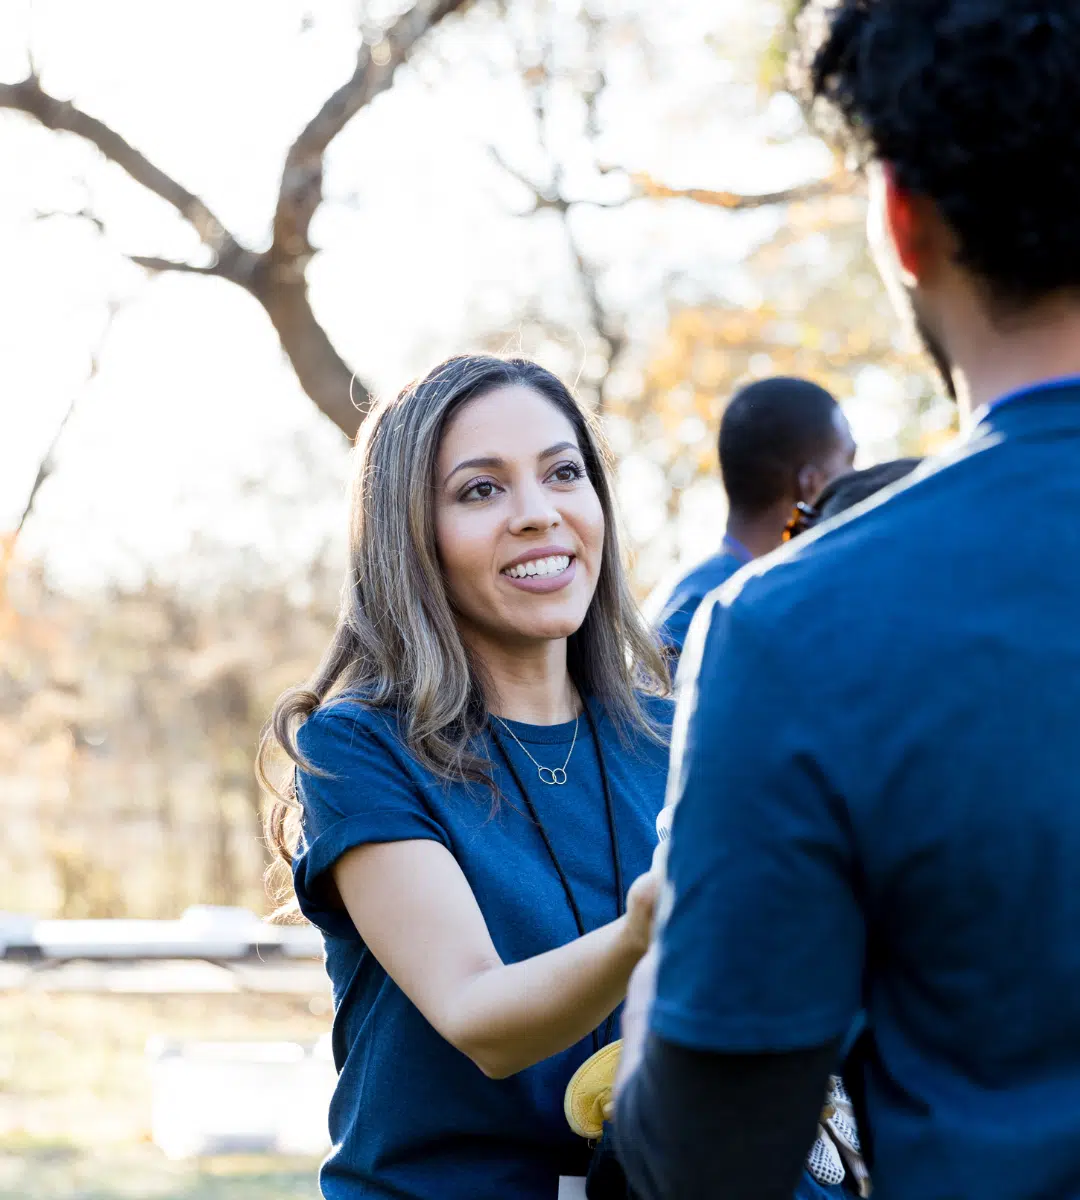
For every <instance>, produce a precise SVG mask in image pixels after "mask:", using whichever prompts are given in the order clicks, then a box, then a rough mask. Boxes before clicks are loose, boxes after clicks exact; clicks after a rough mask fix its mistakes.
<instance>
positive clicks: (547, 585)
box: [499, 558, 577, 594]
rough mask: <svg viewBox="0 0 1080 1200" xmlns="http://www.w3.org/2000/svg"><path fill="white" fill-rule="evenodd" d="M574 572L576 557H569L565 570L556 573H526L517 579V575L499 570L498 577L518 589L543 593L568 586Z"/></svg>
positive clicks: (556, 590) (575, 569) (575, 570)
mask: <svg viewBox="0 0 1080 1200" xmlns="http://www.w3.org/2000/svg"><path fill="white" fill-rule="evenodd" d="M576 572H577V559H576V558H571V559H570V565H569V566H568V567H567V568H566V570H565V571H560V572H559V573H558V574H557V575H526V576H524V577H523V578H520V579H519V578H518V577H517V576H514V575H507V574H506V572H505V571H500V573H499V578H500V579H504V580H505V581H506V582H507V583H508V584H510V586H511V587H515V588H517V589H518V590H519V591H522V592H534V593H538V594H544V593H547V592H558V591H561V590H562V589H563V588H564V587H569V585H570V584H571V583H572V582H573V580H574V575H575V573H576Z"/></svg>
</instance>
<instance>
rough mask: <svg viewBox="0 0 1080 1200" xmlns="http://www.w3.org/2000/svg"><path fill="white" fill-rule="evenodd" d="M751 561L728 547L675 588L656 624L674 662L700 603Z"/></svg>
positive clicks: (694, 569) (693, 571)
mask: <svg viewBox="0 0 1080 1200" xmlns="http://www.w3.org/2000/svg"><path fill="white" fill-rule="evenodd" d="M749 561H750V560H749V559H748V558H745V557H743V556H742V555H740V554H736V553H734V552H733V551H732V550H731V549H730V548H729V547H728V546H727V545H726V544H725V546H724V548H723V549H722V550H721V551H720V552H719V553H718V554H714V555H713V556H712V558H707V559H706V560H705V561H704V562H703V563H700V564H699V565H698V566H696V567H694V568H693V570H691V571H689V572H688V573H687V574H686V575H684V576H683V577H682V579H680V580H679V581H678V583H676V584H675V587H674V588H673V589H672V592H671V595H670V596H669V597H668V599H667V600H666V601H665V603H664V606H663V608H661V610H660V616H659V617H658V619H657V622H656V626H657V630H658V632H659V634H660V637H661V639H662V641H663V642H664V644H665V646H667V647H669V648H670V649H671V651H672V652H673V654H674V658H675V659H678V657H679V655H680V654H682V650H683V644H684V643H685V641H686V634H687V631H688V630H689V629H690V622H691V621H692V620H693V619H694V613H696V612H697V610H698V607H699V606H700V604H701V602H702V601H703V600H704V599H705V597H706V596H707V595H708V594H709V593H710V592H711V591H713V590H714V589H715V588H718V587H719V586H720V585H721V584H722V583H726V582H727V581H728V580H729V579H730V578H731V577H732V575H734V574H735V572H736V571H738V570H740V569H741V568H742V567H743V566H745V565H746V563H747V562H749Z"/></svg>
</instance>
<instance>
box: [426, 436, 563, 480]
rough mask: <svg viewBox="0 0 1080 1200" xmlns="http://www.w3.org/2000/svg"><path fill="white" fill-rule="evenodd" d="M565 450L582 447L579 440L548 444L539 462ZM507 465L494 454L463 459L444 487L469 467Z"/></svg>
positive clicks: (489, 467)
mask: <svg viewBox="0 0 1080 1200" xmlns="http://www.w3.org/2000/svg"><path fill="white" fill-rule="evenodd" d="M564 450H575V451H576V452H577V453H578V454H580V453H581V448H580V447H579V446H578V444H577V442H556V443H555V445H554V446H548V448H547V449H546V450H541V451H540V453H539V454H538V455H537V456H536V461H537V462H543V460H544V459H545V458H551V457H553V456H554V455H556V454H562V453H563V451H564ZM505 466H506V460H505V459H503V458H499V457H497V456H496V455H494V454H491V455H484V456H482V457H480V458H466V459H462V461H461V462H459V463H458V465H457V466H456V467H454V468H453V470H451V471H450V472H449V473H448V474H447V476H446V478H445V479H444V480H443V487H446V485H447V484H448V483H449V482H450V480H451V479H453V478H454V476H455V475H456V474H457V473H458V471H464V470H467V469H471V468H475V467H481V468H485V469H486V470H489V471H497V470H498V469H499V468H500V467H505Z"/></svg>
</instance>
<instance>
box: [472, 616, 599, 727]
mask: <svg viewBox="0 0 1080 1200" xmlns="http://www.w3.org/2000/svg"><path fill="white" fill-rule="evenodd" d="M466 641H467V642H468V644H469V648H470V649H471V650H472V652H473V654H474V655H475V656H476V658H477V660H478V662H479V664H480V665H481V667H482V669H483V672H484V676H485V681H484V682H485V687H486V690H487V695H486V699H487V705H488V708H489V710H490V711H491V712H492V713H494V714H495V715H496V716H499V717H503V718H505V719H506V720H507V721H522V722H524V723H525V724H527V725H559V724H561V723H562V722H563V721H572V720H573V719H574V717H575V716H577V714H578V712H579V710H580V705H579V703H578V697H577V692H576V691H575V689H574V685H573V684H572V683H571V681H570V673H569V671H568V670H567V666H566V639H565V638H558V639H555V640H551V641H546V640H540V641H521V642H515V643H514V644H513V645H511V644H507V643H502V642H495V641H494V640H492V639H490V638H485V637H483V636H482V635H477V634H473V635H472V636H469V635H468V634H467V635H466Z"/></svg>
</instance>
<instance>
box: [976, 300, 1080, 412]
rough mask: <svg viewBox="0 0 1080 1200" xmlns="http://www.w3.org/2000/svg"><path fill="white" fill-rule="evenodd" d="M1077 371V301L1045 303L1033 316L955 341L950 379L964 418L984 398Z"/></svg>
mask: <svg viewBox="0 0 1080 1200" xmlns="http://www.w3.org/2000/svg"><path fill="white" fill-rule="evenodd" d="M1072 376H1076V377H1080V303H1075V302H1073V303H1064V302H1060V301H1059V302H1054V303H1052V304H1051V303H1048V304H1047V306H1046V308H1045V310H1044V312H1043V313H1042V314H1040V315H1039V316H1038V319H1037V320H1036V319H1034V318H1033V319H1031V320H1027V321H1025V322H1024V323H1023V324H1019V323H1018V324H1016V325H1013V326H1008V325H1006V326H1004V327H1003V328H996V327H985V328H983V329H981V330H980V331H979V333H978V334H977V335H976V336H974V337H972V338H970V339H968V341H967V342H966V344H963V345H960V346H958V347H957V353H956V367H955V369H954V371H953V379H954V381H955V383H956V391H957V399H958V400H959V403H960V409H961V412H962V413H963V414H964V415H965V417H966V418H967V419H970V418H971V416H972V415H973V414H974V413H976V412H978V411H979V410H980V409H981V408H983V407H984V406H985V405H987V404H992V403H993V402H994V401H995V400H1000V399H1001V398H1002V397H1003V396H1009V395H1011V394H1012V393H1014V392H1020V391H1024V390H1025V389H1027V388H1032V387H1037V386H1038V385H1039V384H1042V383H1048V382H1050V381H1052V380H1054V379H1064V378H1068V377H1072Z"/></svg>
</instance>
